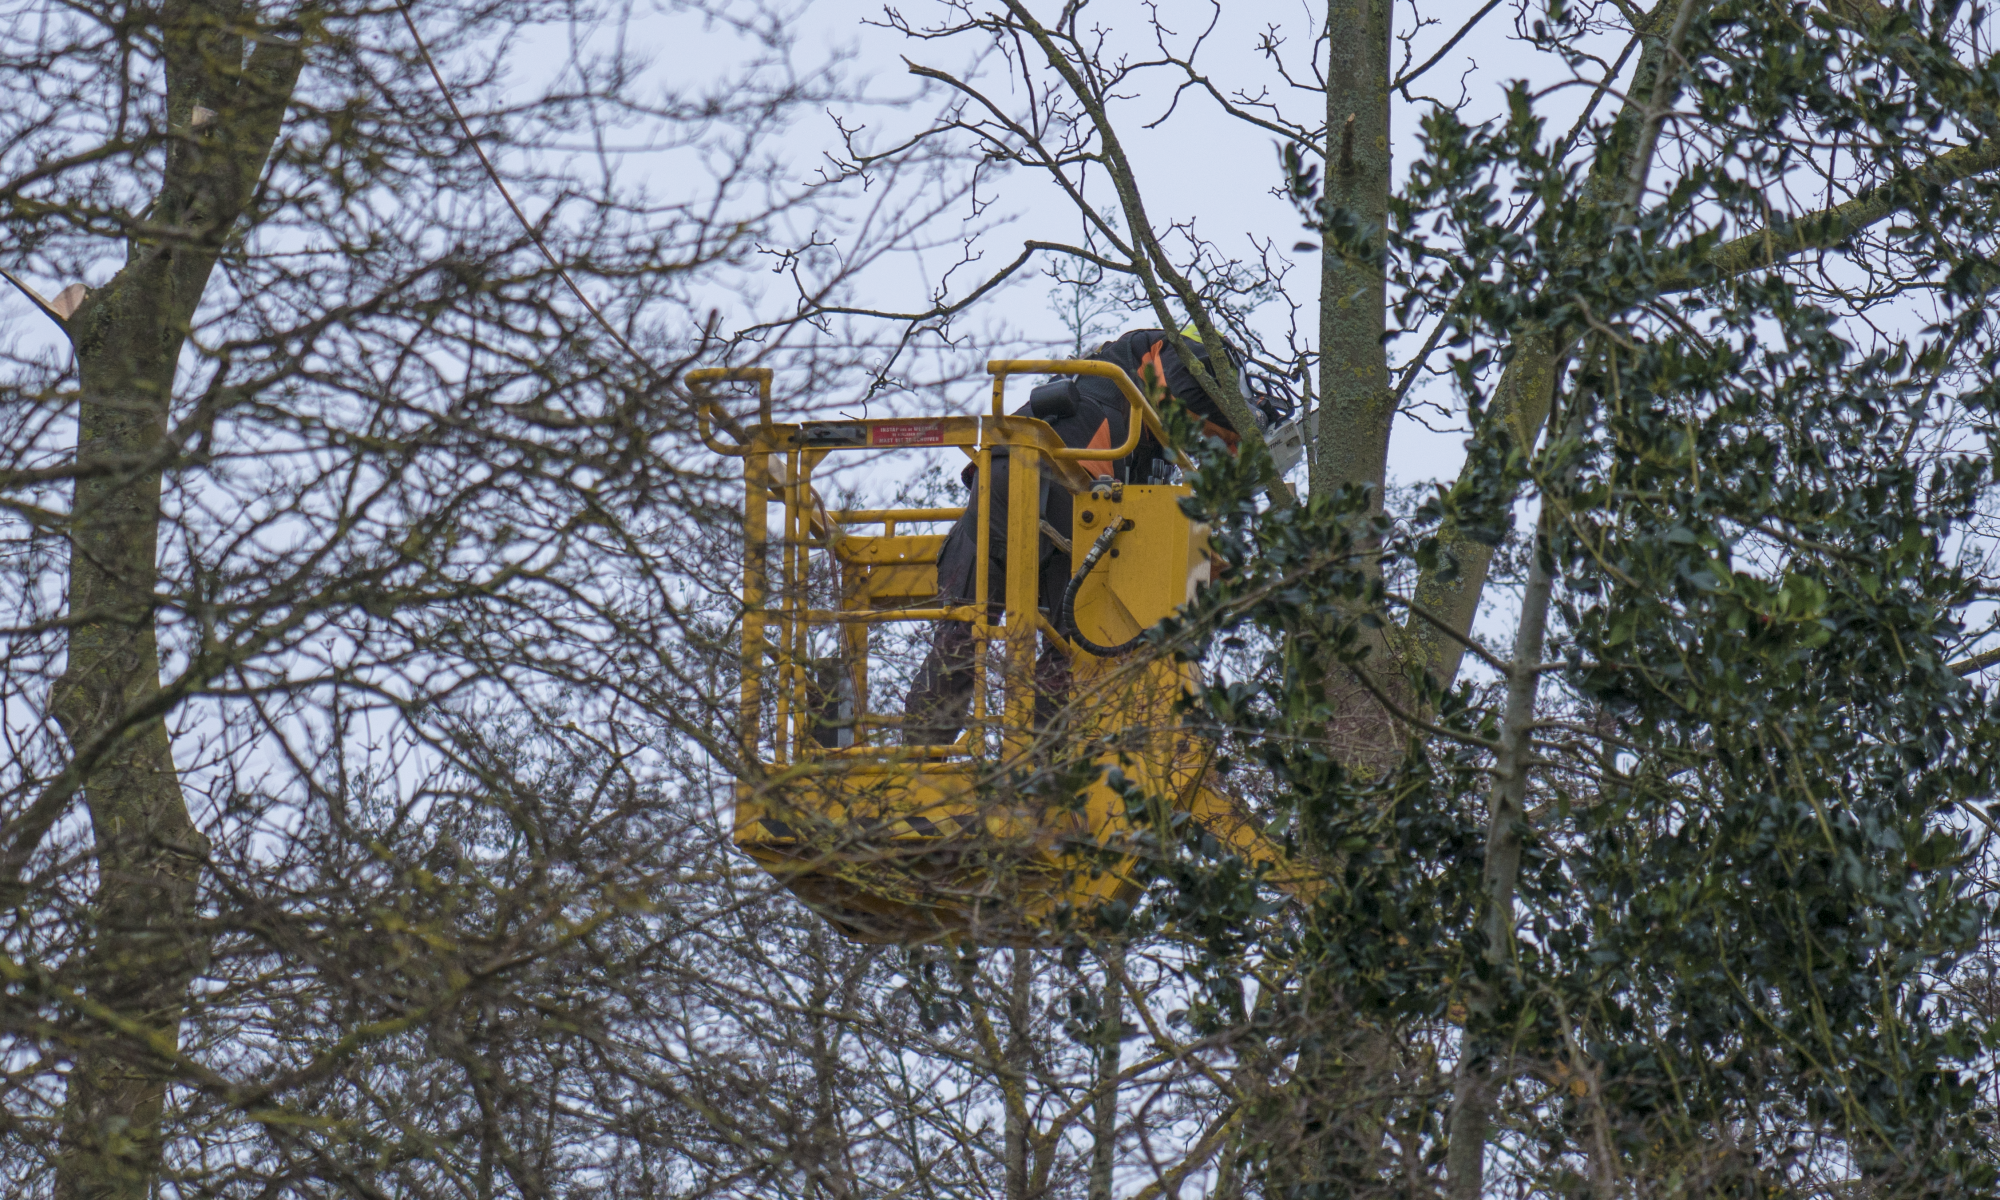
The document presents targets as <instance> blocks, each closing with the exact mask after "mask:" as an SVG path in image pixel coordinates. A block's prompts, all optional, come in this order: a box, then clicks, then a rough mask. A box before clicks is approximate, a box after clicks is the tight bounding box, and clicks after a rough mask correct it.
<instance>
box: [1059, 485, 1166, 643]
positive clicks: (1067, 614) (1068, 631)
mask: <svg viewBox="0 0 2000 1200" xmlns="http://www.w3.org/2000/svg"><path fill="white" fill-rule="evenodd" d="M1122 524H1123V522H1121V521H1119V520H1118V519H1117V518H1115V517H1114V518H1112V520H1111V523H1110V524H1108V525H1106V526H1105V527H1104V532H1103V533H1100V534H1098V535H1097V540H1096V541H1094V542H1092V543H1091V544H1090V550H1089V552H1087V553H1086V554H1085V555H1084V556H1083V565H1082V566H1080V567H1078V568H1077V569H1076V574H1075V575H1073V576H1071V577H1070V581H1069V586H1068V587H1066V588H1064V589H1063V595H1062V604H1061V605H1059V606H1058V607H1057V609H1056V628H1057V629H1060V630H1062V631H1063V634H1064V636H1066V637H1068V638H1069V639H1070V640H1071V641H1073V642H1075V643H1076V644H1077V645H1079V646H1082V647H1083V648H1084V649H1085V650H1088V651H1090V652H1091V653H1092V654H1095V655H1096V656H1097V657H1099V658H1115V657H1117V656H1118V655H1120V654H1125V653H1128V652H1130V651H1131V649H1132V648H1133V647H1134V646H1137V645H1138V644H1139V640H1140V639H1141V638H1143V637H1145V636H1146V635H1145V633H1144V632H1143V631H1141V632H1139V633H1136V634H1133V635H1132V638H1131V639H1130V640H1129V641H1124V642H1120V643H1119V644H1118V645H1116V646H1100V645H1098V644H1097V643H1096V642H1093V641H1091V640H1090V639H1089V638H1088V637H1085V636H1084V633H1083V630H1081V629H1078V628H1077V627H1076V594H1077V593H1078V592H1080V591H1082V590H1083V581H1084V579H1085V578H1086V577H1088V576H1089V574H1090V572H1091V568H1093V567H1095V566H1096V565H1097V560H1098V559H1100V558H1103V557H1104V552H1105V551H1106V550H1109V549H1111V539H1112V538H1115V537H1117V536H1118V527H1119V526H1120V525H1122Z"/></svg>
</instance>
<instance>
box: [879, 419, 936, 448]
mask: <svg viewBox="0 0 2000 1200" xmlns="http://www.w3.org/2000/svg"><path fill="white" fill-rule="evenodd" d="M868 444H869V445H871V446H942V445H944V422H943V421H878V422H876V423H875V424H873V425H870V426H869V427H868Z"/></svg>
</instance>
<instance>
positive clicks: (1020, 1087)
mask: <svg viewBox="0 0 2000 1200" xmlns="http://www.w3.org/2000/svg"><path fill="white" fill-rule="evenodd" d="M1031 954H1032V952H1031V951H1029V950H1026V949H1023V948H1016V949H1015V950H1014V951H1013V953H1012V954H1011V955H1010V957H1011V958H1012V959H1013V960H1014V962H1013V978H1012V980H1010V982H1009V985H1008V991H1007V1061H1006V1064H1005V1067H1004V1071H1005V1074H1006V1077H1007V1080H1008V1086H1009V1088H1010V1089H1011V1090H1012V1091H1013V1092H1014V1094H1015V1095H1016V1096H1018V1097H1022V1098H1025V1097H1026V1095H1027V1092H1028V1057H1029V1054H1030V1053H1031V1047H1030V1044H1029V1040H1028V1039H1029V1030H1028V1021H1029V1019H1030V1018H1031V1017H1032V1016H1033V1013H1032V1012H1031V1011H1030V1001H1031V1000H1032V998H1033V994H1034V993H1033V984H1034V970H1035V968H1034V959H1033V958H1032V957H1030V955H1031ZM1030 1132H1031V1130H1030V1128H1029V1125H1028V1110H1027V1105H1026V1103H1025V1100H1023V1102H1020V1103H1012V1104H1009V1105H1007V1125H1006V1139H1007V1146H1006V1155H1007V1200H1028V1187H1029V1178H1030V1163H1029V1160H1028V1152H1029V1146H1028V1137H1029V1134H1030Z"/></svg>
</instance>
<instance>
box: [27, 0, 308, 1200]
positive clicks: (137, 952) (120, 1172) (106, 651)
mask: <svg viewBox="0 0 2000 1200" xmlns="http://www.w3.org/2000/svg"><path fill="white" fill-rule="evenodd" d="M250 17H251V14H249V13H248V12H246V10H244V9H243V8H242V7H241V6H238V5H234V4H227V3H186V2H170V3H168V4H167V5H165V6H164V7H163V8H162V9H161V10H159V22H160V24H159V30H158V32H159V36H160V44H161V47H162V53H163V58H164V61H165V68H166V77H167V112H166V124H167V130H168V139H167V146H166V169H165V173H164V179H163V184H162V188H161V192H160V195H159V196H158V198H157V199H156V201H155V203H154V205H153V207H152V209H151V210H150V211H149V212H148V213H147V214H146V217H145V218H144V220H143V224H144V225H145V226H147V227H148V228H149V229H150V230H153V231H156V232H154V233H153V234H152V235H151V236H149V237H147V238H145V239H143V240H142V239H141V238H139V237H134V239H133V241H132V244H131V245H130V246H129V248H128V258H127V263H126V266H125V268H124V269H123V270H121V271H120V272H119V273H118V275H117V276H116V277H115V278H114V279H113V280H112V281H111V282H110V283H109V284H107V285H106V286H105V287H104V288H102V289H101V290H99V291H98V292H96V293H95V294H93V295H91V296H89V297H87V298H86V299H85V300H84V302H83V304H82V305H81V306H80V307H79V308H78V309H77V310H76V311H75V312H74V313H73V314H72V315H71V317H70V319H69V321H68V329H69V333H70V336H71V339H72V341H73V342H74V344H75V347H76V356H77V364H78V369H79V372H80V375H81V392H80V401H79V407H78V412H77V453H76V461H77V465H78V482H77V486H76V495H75V500H74V505H73V509H72V516H71V523H70V529H69V552H70V578H69V645H68V661H67V664H66V666H65V668H64V671H63V674H62V676H61V677H60V678H59V679H57V681H56V684H55V687H54V690H53V692H52V694H51V697H50V706H51V711H52V713H53V715H54V716H55V718H56V720H57V722H58V723H59V724H60V725H61V726H62V729H63V731H64V733H65V734H66V735H67V737H68V739H69V741H70V744H71V747H72V752H73V754H74V755H75V766H76V769H77V772H78V774H79V775H80V776H81V779H82V792H83V798H84V801H85V804H86V805H87V807H88V809H89V813H90V820H91V828H92V831H93V833H94V835H95V842H96V861H97V876H98V878H97V894H96V903H95V905H94V907H93V911H92V913H91V921H90V925H89V928H88V932H87V936H88V942H87V946H86V949H85V950H84V952H83V955H82V958H81V961H80V964H79V966H80V970H79V976H80V982H81V985H82V990H83V992H84V995H85V997H86V999H87V1002H88V1003H89V1004H90V1005H91V1007H92V1008H93V1009H94V1010H95V1013H96V1015H94V1016H93V1015H90V1014H85V1015H83V1016H81V1017H80V1018H79V1019H78V1022H77V1026H76V1028H75V1030H74V1037H75V1042H74V1045H75V1058H74V1062H73V1064H72V1066H71V1069H70V1071H69V1073H68V1075H67V1077H66V1084H67V1088H68V1091H67V1094H66V1096H65V1099H64V1106H63V1118H62V1135H61V1141H60V1144H59V1153H58V1158H57V1163H56V1195H57V1196H58V1198H59V1200H143V1198H144V1197H145V1196H147V1195H148V1193H149V1192H150V1191H151V1190H152V1185H153V1182H154V1179H155V1177H156V1176H157V1174H158V1172H159V1168H160V1162H161V1152H162V1139H161V1117H162V1112H163V1109H164V1106H165V1103H166V1094H167V1081H168V1070H169V1068H170V1066H171V1060H172V1057H173V1055H174V1054H175V1053H176V1052H177V1050H178V1047H179V1035H180V1024H181V1018H182V1015H183V1012H184V1009H185V1006H186V1001H187V992H188V985H189V984H190V983H191V982H192V980H193V979H194V977H195V975H196V974H197V973H198V972H199V971H200V970H201V969H202V966H203V964H204V962H205V961H206V959H207V955H208V944H207V938H206V935H205V933H204V931H203V930H202V928H201V923H200V918H199V914H198V912H197V910H196V885H197V882H198V879H199V874H200V870H201V864H202V862H203V859H204V857H205V855H206V853H207V849H208V844H207V840H206V839H205V838H204V837H203V836H202V834H201V833H200V832H199V831H198V830H196V829H195V827H194V823H193V821H192V820H191V819H190V817H189V814H188V808H187V802H186V800H185V798H184V797H183V795H182V793H181V788H180V782H179V779H178V777H177V776H176V774H175V769H174V760H173V751H172V747H171V745H170V744H169V740H168V735H167V722H166V716H167V710H168V705H167V704H166V703H164V701H165V699H166V697H165V696H163V693H162V691H161V683H160V653H159V646H158V640H157V634H156V621H155V618H156V607H157V604H158V602H159V601H158V596H159V592H160V588H159V584H160V572H159V565H158V562H159V560H158V551H159V538H160V532H159V527H160V519H161V491H162V487H163V484H164V479H165V473H166V471H167V469H168V468H169V467H170V466H171V465H173V463H174V460H175V458H176V456H177V454H178V452H179V449H180V447H178V446H177V445H176V444H175V443H174V439H173V438H172V437H171V436H170V434H169V429H170V421H171V420H172V418H173V412H172V396H173V383H174V369H175V365H176V363H177V362H178V360H179V357H180V353H181V350H182V347H183V346H184V345H185V343H186V339H187V335H188V330H189V325H190V322H191V321H192V320H193V318H194V313H195V309H196V307H197V306H198V305H199V303H200V301H201V295H202V292H203V291H204V290H205V289H206V287H207V285H208V280H209V276H210V275H211V274H212V272H213V271H214V268H215V263H216V260H217V257H218V255H219V254H220V252H221V250H222V248H223V247H224V245H225V244H226V240H227V239H228V238H229V237H231V236H232V230H233V229H234V228H235V227H236V224H237V222H238V220H239V219H240V218H241V217H242V216H243V215H244V211H245V207H246V205H247V204H248V202H249V200H250V197H251V194H252V191H253V189H254V187H255V185H256V182H257V180H258V178H259V177H260V176H261V174H262V172H263V167H264V163H265V161H266V159H267V158H268V156H269V154H270V150H271V147H272V144H273V142H274V141H275V139H276V137H277V133H278V128H279V124H280V121H281V120H282V117H283V114H284V111H285V108H286V106H287V104H288V103H289V101H290V96H291V92H292V87H293V85H294V83H295V81H296V79H297V77H298V70H299V62H300V52H299V47H298V46H297V44H296V43H294V42H291V41H288V40H281V39H278V38H275V37H270V36H265V37H262V38H260V39H258V40H257V42H256V45H255V47H254V48H252V49H251V50H250V52H249V55H248V58H247V60H246V58H245V41H246V38H245V37H244V32H245V29H246V27H247V26H248V23H249V20H250ZM197 108H200V109H203V110H206V111H205V113H204V114H203V115H202V118H201V119H200V120H199V121H197V119H196V109H197ZM159 230H173V231H175V232H174V233H171V234H162V233H159V232H157V231H159ZM197 424H198V423H197ZM199 667H200V664H196V666H195V667H194V668H191V670H197V671H198V670H199Z"/></svg>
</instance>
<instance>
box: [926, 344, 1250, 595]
mask: <svg viewBox="0 0 2000 1200" xmlns="http://www.w3.org/2000/svg"><path fill="white" fill-rule="evenodd" d="M1156 348H1157V351H1158V353H1157V355H1155V354H1154V351H1155V349H1156ZM1089 357H1091V358H1093V359H1096V360H1097V361H1099V362H1109V363H1116V364H1117V365H1118V366H1120V367H1123V368H1124V369H1125V373H1126V374H1127V375H1129V376H1131V377H1132V382H1133V383H1135V384H1138V385H1139V386H1140V387H1141V388H1143V387H1144V386H1145V383H1144V381H1143V378H1142V375H1143V373H1144V371H1143V368H1144V364H1145V362H1146V360H1147V359H1148V358H1152V359H1153V361H1154V362H1156V363H1158V365H1159V367H1160V368H1161V370H1162V373H1163V374H1164V375H1165V376H1166V384H1167V387H1168V388H1169V389H1170V390H1172V392H1173V393H1174V396H1175V398H1176V399H1178V400H1180V402H1181V403H1182V404H1185V405H1186V406H1187V407H1188V409H1189V411H1190V412H1191V413H1193V414H1194V415H1195V416H1196V417H1198V418H1200V419H1202V420H1204V421H1207V422H1208V423H1209V424H1210V425H1211V426H1213V427H1215V428H1216V429H1217V430H1219V431H1221V432H1222V433H1224V434H1225V436H1233V434H1234V432H1235V431H1234V429H1233V427H1232V426H1231V425H1230V424H1229V419H1228V417H1227V416H1225V415H1223V413H1222V412H1221V410H1220V409H1219V408H1217V406H1216V405H1215V403H1214V401H1212V400H1210V399H1209V398H1208V396H1207V394H1206V393H1205V392H1203V391H1202V390H1201V385H1200V384H1199V383H1197V382H1196V381H1195V378H1194V376H1193V375H1192V374H1190V373H1189V371H1188V369H1187V367H1186V366H1185V365H1184V364H1182V362H1181V360H1180V356H1179V355H1178V354H1176V353H1174V348H1173V346H1172V345H1171V344H1169V343H1167V341H1166V334H1164V333H1163V332H1161V331H1160V330H1157V329H1140V330H1134V331H1133V332H1131V333H1128V334H1125V335H1124V336H1122V337H1119V338H1116V339H1114V340H1112V341H1109V342H1106V343H1104V344H1103V345H1102V346H1099V347H1098V348H1097V350H1096V351H1095V352H1093V353H1092V354H1091V355H1090V356H1089ZM1014 415H1015V416H1017V417H1039V418H1041V419H1042V420H1044V421H1047V422H1048V423H1049V426H1050V427H1051V428H1052V429H1054V430H1055V432H1056V436H1057V437H1060V438H1061V439H1062V440H1063V444H1064V445H1066V446H1079V447H1080V446H1093V445H1095V446H1104V447H1115V446H1121V445H1123V444H1124V443H1125V435H1126V433H1127V431H1128V430H1129V429H1130V424H1129V422H1131V421H1132V420H1133V419H1134V416H1133V414H1132V413H1131V412H1130V411H1129V405H1128V404H1127V403H1126V400H1125V395H1124V393H1123V392H1120V391H1119V390H1118V385H1117V384H1115V383H1113V382H1112V381H1111V380H1109V379H1099V378H1097V377H1095V376H1091V375H1079V376H1075V377H1072V378H1070V379H1058V380H1056V381H1054V382H1052V383H1045V384H1043V385H1041V386H1040V387H1038V388H1036V389H1035V390H1034V391H1032V392H1030V393H1028V402H1027V403H1026V404H1024V405H1022V406H1021V407H1020V408H1017V409H1015V410H1014ZM1166 454H1167V452H1166V449H1165V448H1164V447H1162V446H1160V445H1159V443H1158V442H1156V441H1154V439H1153V436H1152V434H1151V433H1150V432H1148V433H1146V434H1144V435H1143V436H1142V437H1141V438H1140V441H1139V447H1138V449H1136V450H1135V451H1133V453H1132V454H1130V455H1128V456H1127V457H1125V458H1123V459H1120V460H1118V461H1116V462H1111V463H1090V462H1086V463H1081V464H1079V465H1080V466H1082V467H1083V468H1084V469H1085V470H1087V471H1090V472H1091V473H1092V474H1097V475H1103V476H1106V477H1108V478H1112V479H1116V480H1119V481H1120V482H1130V483H1146V482H1149V480H1150V477H1151V471H1152V464H1153V463H1155V462H1161V461H1165V460H1166ZM960 478H961V479H962V480H964V482H965V485H966V487H968V488H969V489H971V494H970V495H969V496H968V497H967V498H966V509H965V515H964V516H963V517H960V518H959V520H958V522H957V523H956V524H954V525H953V526H952V527H951V532H950V533H949V534H947V535H946V537H945V541H944V545H943V547H942V548H940V549H939V551H938V597H939V599H941V600H945V601H947V602H950V603H954V604H969V603H971V602H972V599H973V591H974V584H975V582H976V576H975V574H974V567H975V566H976V564H977V559H978V555H979V528H978V525H977V524H976V523H975V520H974V514H975V513H976V512H977V511H978V506H979V468H978V467H976V466H973V465H967V466H966V468H965V471H964V473H963V474H962V475H961V476H960ZM1008 486H1009V480H1008V469H1007V458H1006V452H1005V451H1004V450H1001V451H996V452H995V453H994V456H993V503H992V511H991V514H990V521H991V523H990V526H989V528H990V532H989V534H988V538H989V541H988V543H987V547H988V551H989V559H990V562H991V566H990V567H989V569H988V575H987V583H988V587H987V602H988V603H989V604H991V605H993V606H995V607H996V608H997V607H998V606H999V605H1001V604H1003V603H1004V602H1005V598H1006V578H1007V577H1006V562H1007V493H1008ZM1039 491H1040V497H1041V514H1042V520H1044V521H1046V522H1048V524H1049V525H1050V526H1051V527H1052V528H1054V529H1055V530H1056V531H1057V532H1059V533H1061V534H1062V535H1063V536H1064V537H1068V536H1069V534H1070V512H1071V503H1070V494H1069V493H1068V492H1067V491H1065V490H1063V489H1062V488H1060V487H1055V486H1052V485H1051V484H1050V483H1049V482H1048V481H1047V480H1042V481H1041V486H1040V489H1039ZM1037 541H1038V543H1039V544H1038V546H1037V553H1038V555H1039V557H1040V560H1041V561H1040V569H1039V572H1038V573H1039V575H1040V593H1041V601H1040V603H1041V606H1042V607H1043V608H1045V609H1048V610H1049V611H1050V612H1054V610H1055V607H1056V605H1057V604H1058V603H1059V602H1060V601H1061V599H1062V592H1063V588H1064V587H1065V586H1066V585H1067V584H1068V583H1069V572H1070V556H1069V555H1068V554H1065V553H1063V552H1062V550H1061V548H1060V547H1058V546H1057V545H1056V544H1055V543H1054V542H1052V541H1050V540H1049V539H1048V538H1047V537H1042V538H1038V539H1037Z"/></svg>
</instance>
